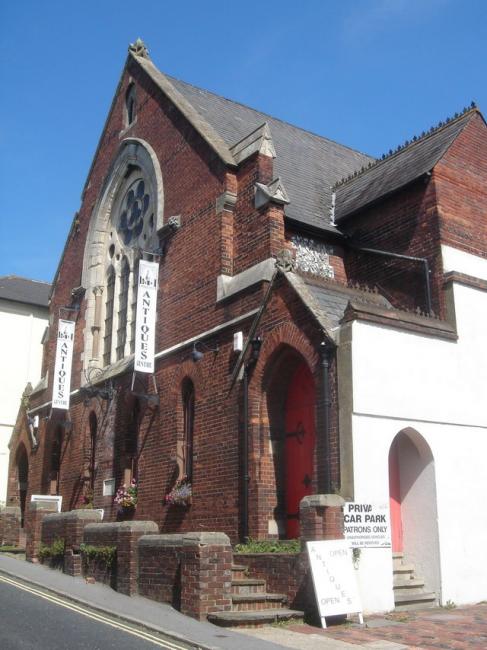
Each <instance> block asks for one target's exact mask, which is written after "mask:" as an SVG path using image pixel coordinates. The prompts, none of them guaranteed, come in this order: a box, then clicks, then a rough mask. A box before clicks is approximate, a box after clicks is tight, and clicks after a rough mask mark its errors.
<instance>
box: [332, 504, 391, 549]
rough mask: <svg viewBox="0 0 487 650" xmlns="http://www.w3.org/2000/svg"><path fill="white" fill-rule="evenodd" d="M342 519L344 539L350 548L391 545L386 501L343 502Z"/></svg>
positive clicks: (387, 546) (385, 546) (386, 546)
mask: <svg viewBox="0 0 487 650" xmlns="http://www.w3.org/2000/svg"><path fill="white" fill-rule="evenodd" d="M343 520H344V528H345V539H346V540H347V542H348V545H349V546H351V547H352V548H389V547H390V546H391V526H390V517H389V504H388V503H355V502H348V503H345V505H344V506H343Z"/></svg>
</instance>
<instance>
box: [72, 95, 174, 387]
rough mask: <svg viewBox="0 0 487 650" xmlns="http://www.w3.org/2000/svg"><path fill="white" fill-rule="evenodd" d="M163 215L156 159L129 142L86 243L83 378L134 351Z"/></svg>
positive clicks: (114, 168)
mask: <svg viewBox="0 0 487 650" xmlns="http://www.w3.org/2000/svg"><path fill="white" fill-rule="evenodd" d="M127 97H128V95H127ZM162 214H163V194H162V178H161V173H160V168H159V163H158V161H157V157H156V155H155V153H154V151H153V150H152V149H151V147H150V146H149V145H148V144H147V143H145V142H143V141H141V140H136V139H128V140H126V141H124V142H123V143H122V144H121V146H120V150H119V154H118V156H117V157H116V158H115V160H114V162H113V164H112V169H111V171H110V172H109V174H108V175H107V180H106V182H105V184H104V187H103V188H102V190H101V193H100V196H99V200H98V203H97V205H96V206H95V209H94V212H93V216H92V220H91V222H90V230H89V233H88V237H87V241H86V245H85V256H84V264H83V280H82V281H83V286H84V287H86V289H87V292H86V295H87V299H88V304H87V311H86V327H85V331H84V335H85V354H84V360H83V373H84V376H85V377H86V376H87V371H88V370H89V368H90V367H98V368H102V367H104V366H108V365H110V364H111V363H114V362H115V361H120V360H122V359H124V357H125V356H126V355H128V354H130V353H133V351H134V335H135V312H136V305H137V269H138V261H139V259H140V258H141V257H142V256H145V257H147V253H146V251H151V250H154V249H156V248H157V247H158V246H159V241H158V238H157V231H158V229H159V228H161V227H162ZM149 257H150V256H149ZM95 288H97V289H98V293H96V294H95ZM100 293H101V294H102V295H103V299H100V296H99V294H100ZM97 296H98V302H97V300H96V297H97ZM98 340H100V342H102V345H101V346H100V348H101V349H100V350H98Z"/></svg>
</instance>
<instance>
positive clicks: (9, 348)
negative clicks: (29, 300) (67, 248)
mask: <svg viewBox="0 0 487 650" xmlns="http://www.w3.org/2000/svg"><path fill="white" fill-rule="evenodd" d="M46 325H47V308H46V309H42V308H40V307H35V306H33V305H24V304H22V303H16V302H13V301H10V300H0V368H1V370H0V502H3V501H5V496H6V490H7V474H8V454H9V451H8V442H9V440H10V436H11V434H12V430H13V427H14V424H15V420H16V418H17V413H18V410H19V406H20V398H21V396H22V393H23V391H24V389H25V386H26V384H27V382H29V381H30V382H31V384H32V386H35V384H37V382H38V381H39V379H40V376H41V364H42V345H41V339H42V335H43V333H44V330H45V328H46Z"/></svg>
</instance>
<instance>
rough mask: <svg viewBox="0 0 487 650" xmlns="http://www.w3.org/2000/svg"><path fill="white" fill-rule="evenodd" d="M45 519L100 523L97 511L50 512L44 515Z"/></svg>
mask: <svg viewBox="0 0 487 650" xmlns="http://www.w3.org/2000/svg"><path fill="white" fill-rule="evenodd" d="M46 519H48V520H49V521H57V520H61V521H72V520H74V521H76V520H79V519H81V520H86V519H89V520H91V521H92V522H93V523H96V521H101V513H100V512H98V511H97V510H90V509H85V510H68V511H67V512H52V513H51V514H49V515H46Z"/></svg>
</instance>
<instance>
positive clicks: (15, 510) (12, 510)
mask: <svg viewBox="0 0 487 650" xmlns="http://www.w3.org/2000/svg"><path fill="white" fill-rule="evenodd" d="M2 514H5V515H18V516H19V517H20V514H21V513H20V508H19V506H5V508H3V509H2Z"/></svg>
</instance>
